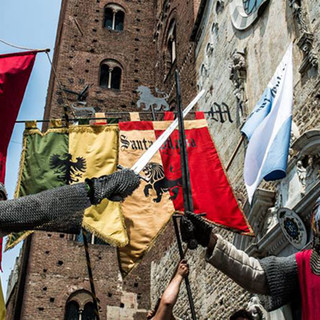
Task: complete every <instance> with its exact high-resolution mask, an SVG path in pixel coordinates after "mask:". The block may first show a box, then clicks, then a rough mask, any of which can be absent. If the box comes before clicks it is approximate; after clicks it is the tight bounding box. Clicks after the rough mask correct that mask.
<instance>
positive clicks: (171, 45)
mask: <svg viewBox="0 0 320 320" xmlns="http://www.w3.org/2000/svg"><path fill="white" fill-rule="evenodd" d="M167 43H168V51H169V55H170V60H171V63H172V64H173V63H174V62H175V61H176V22H175V20H172V21H171V23H170V27H169V31H168V36H167Z"/></svg>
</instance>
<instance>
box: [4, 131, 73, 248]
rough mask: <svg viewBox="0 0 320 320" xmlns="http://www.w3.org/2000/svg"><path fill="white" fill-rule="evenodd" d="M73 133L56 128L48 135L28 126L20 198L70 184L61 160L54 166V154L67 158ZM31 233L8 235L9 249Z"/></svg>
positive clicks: (21, 172) (19, 186) (20, 176)
mask: <svg viewBox="0 0 320 320" xmlns="http://www.w3.org/2000/svg"><path fill="white" fill-rule="evenodd" d="M68 145H69V136H68V132H67V129H63V128H52V129H49V130H48V131H47V132H46V133H45V134H42V133H41V132H40V131H39V130H38V129H34V128H32V129H26V130H25V132H24V139H23V150H22V155H21V160H20V172H19V178H18V185H17V189H16V197H17V198H18V197H22V196H26V195H29V194H35V193H38V192H41V191H44V190H48V189H52V188H55V187H59V186H63V185H65V184H67V183H66V180H65V179H63V178H64V173H65V171H66V168H65V167H64V166H63V165H62V164H60V165H59V161H58V163H57V161H56V162H55V166H53V165H52V157H55V159H61V160H64V159H66V157H67V154H68V148H69V146H68ZM30 233H31V232H30V231H27V232H19V233H12V234H10V235H9V236H8V239H7V243H6V250H7V249H10V248H12V247H14V246H15V245H16V244H17V243H19V242H20V241H21V240H23V239H25V238H26V237H27V236H28V235H29V234H30Z"/></svg>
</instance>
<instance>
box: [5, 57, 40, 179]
mask: <svg viewBox="0 0 320 320" xmlns="http://www.w3.org/2000/svg"><path fill="white" fill-rule="evenodd" d="M36 54H37V53H36V52H20V53H11V54H2V55H0V112H1V117H0V137H1V139H0V182H4V177H5V165H6V157H7V148H8V144H9V141H10V138H11V134H12V130H13V127H14V124H15V121H16V118H17V115H18V112H19V109H20V105H21V102H22V99H23V96H24V92H25V89H26V86H27V83H28V81H29V77H30V73H31V71H32V68H33V64H34V61H35V57H36Z"/></svg>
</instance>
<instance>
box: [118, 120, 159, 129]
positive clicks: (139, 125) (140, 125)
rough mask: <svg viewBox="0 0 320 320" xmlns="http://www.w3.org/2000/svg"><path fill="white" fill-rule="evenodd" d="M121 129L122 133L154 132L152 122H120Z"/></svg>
mask: <svg viewBox="0 0 320 320" xmlns="http://www.w3.org/2000/svg"><path fill="white" fill-rule="evenodd" d="M119 129H120V130H121V131H131V130H153V123H152V121H128V122H119Z"/></svg>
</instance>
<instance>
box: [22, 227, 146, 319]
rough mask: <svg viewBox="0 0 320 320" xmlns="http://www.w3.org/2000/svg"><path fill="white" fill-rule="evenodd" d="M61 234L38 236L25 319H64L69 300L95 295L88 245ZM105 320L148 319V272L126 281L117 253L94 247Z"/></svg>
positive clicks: (138, 272)
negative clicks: (78, 293)
mask: <svg viewBox="0 0 320 320" xmlns="http://www.w3.org/2000/svg"><path fill="white" fill-rule="evenodd" d="M68 238H69V236H67V235H65V234H58V233H45V232H37V233H35V234H34V235H33V238H32V242H31V248H30V255H29V262H28V269H27V277H26V282H25V290H24V293H23V307H22V313H21V319H30V320H31V319H32V320H43V319H63V318H64V314H65V306H66V303H67V301H68V298H69V297H70V295H71V294H72V293H74V292H76V291H78V290H87V291H89V292H90V282H89V278H88V271H87V265H86V259H85V251H84V246H83V244H80V243H78V242H76V241H72V240H69V239H68ZM89 252H90V259H91V266H92V272H93V276H94V284H95V289H96V293H97V297H98V299H99V301H100V304H99V305H100V308H101V309H100V318H101V319H115V320H116V319H128V320H130V319H131V320H140V319H141V320H142V319H145V312H146V310H147V309H148V307H149V296H150V295H149V288H150V284H149V281H150V280H149V273H150V271H149V267H148V264H145V263H143V264H141V265H140V266H139V268H138V269H137V270H136V271H134V272H132V274H130V275H129V276H128V277H126V278H125V279H124V280H122V278H121V275H120V273H119V268H118V260H117V253H116V249H115V248H113V247H110V246H104V245H89Z"/></svg>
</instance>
